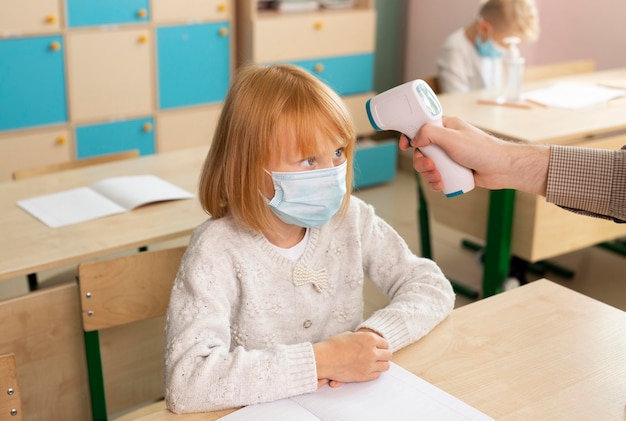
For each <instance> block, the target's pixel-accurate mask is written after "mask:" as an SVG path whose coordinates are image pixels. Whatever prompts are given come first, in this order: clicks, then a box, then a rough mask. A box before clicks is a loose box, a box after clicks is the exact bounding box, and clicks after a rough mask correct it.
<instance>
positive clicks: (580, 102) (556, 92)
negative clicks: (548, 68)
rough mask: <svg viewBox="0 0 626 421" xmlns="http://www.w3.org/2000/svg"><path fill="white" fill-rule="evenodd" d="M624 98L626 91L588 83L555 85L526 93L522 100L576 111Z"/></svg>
mask: <svg viewBox="0 0 626 421" xmlns="http://www.w3.org/2000/svg"><path fill="white" fill-rule="evenodd" d="M623 96H626V90H623V89H616V88H607V87H605V86H600V85H593V84H589V83H557V84H555V85H552V86H550V87H547V88H543V89H537V90H534V91H530V92H526V93H525V94H524V95H523V98H524V99H530V100H532V101H535V102H538V103H541V104H544V105H548V106H550V107H556V108H567V109H570V110H576V109H580V108H585V107H589V106H591V105H596V104H602V103H606V102H608V101H610V100H612V99H615V98H619V97H623Z"/></svg>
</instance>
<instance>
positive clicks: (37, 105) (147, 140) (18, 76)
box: [0, 0, 235, 180]
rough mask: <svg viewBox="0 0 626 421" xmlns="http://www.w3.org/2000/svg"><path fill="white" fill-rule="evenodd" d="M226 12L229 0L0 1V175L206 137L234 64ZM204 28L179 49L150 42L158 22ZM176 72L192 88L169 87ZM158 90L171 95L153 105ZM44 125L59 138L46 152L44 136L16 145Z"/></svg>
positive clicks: (230, 9)
mask: <svg viewBox="0 0 626 421" xmlns="http://www.w3.org/2000/svg"><path fill="white" fill-rule="evenodd" d="M234 14H235V2H234V1H232V0H90V1H86V0H20V1H10V0H5V1H0V81H2V82H3V83H2V85H1V86H0V142H2V143H1V144H0V148H1V151H2V153H3V156H2V158H1V159H0V160H1V162H2V165H3V166H2V169H1V170H0V179H1V180H7V179H8V177H10V174H11V173H12V172H13V171H14V170H17V169H20V168H25V167H32V166H35V165H39V164H45V163H57V162H63V161H69V160H73V159H80V158H84V157H88V156H94V155H98V154H101V153H109V152H114V151H119V150H124V149H126V148H128V149H139V150H140V151H141V153H142V154H147V153H154V152H157V151H159V150H162V151H167V150H173V149H180V148H184V147H188V146H196V145H202V144H207V143H209V142H210V141H211V138H212V135H213V131H214V128H215V121H216V116H217V115H219V111H220V110H221V103H222V101H223V99H224V97H225V94H226V91H227V89H228V86H229V84H230V74H231V72H232V69H233V67H234V56H233V54H232V51H233V45H232V44H233V39H234V37H233V33H232V31H233V28H234V25H233V22H234ZM208 27H211V28H213V34H212V35H211V39H208V38H209V37H207V36H203V35H202V34H201V35H202V36H200V37H196V38H195V39H196V40H197V41H198V42H196V43H195V44H194V45H193V47H192V48H189V49H188V50H186V55H183V56H180V51H177V50H176V48H174V49H172V50H170V51H168V50H167V48H164V49H161V50H159V45H158V33H159V31H160V30H164V31H165V30H168V29H170V28H176V29H171V30H172V31H174V32H176V31H178V33H179V35H180V34H182V35H185V32H186V31H187V30H191V29H197V28H203V29H205V28H208ZM190 34H191V33H190ZM203 37H204V39H202V38H203ZM190 44H193V43H190ZM174 52H175V53H176V54H178V55H177V56H175V55H174V54H173V53H174ZM159 55H160V57H161V58H163V59H164V60H166V61H169V62H170V63H172V64H171V65H169V64H168V65H165V66H164V69H161V70H166V71H172V70H173V73H170V74H169V77H168V76H164V74H163V73H161V72H160V71H159V69H158V56H159ZM176 63H178V64H179V67H178V68H176ZM207 63H210V65H209V64H207ZM180 65H182V66H187V67H190V68H194V67H198V71H196V73H195V74H194V75H191V74H190V73H188V72H185V71H181V67H180ZM198 65H200V66H198ZM168 67H169V68H168ZM172 75H174V76H173V77H172ZM159 76H161V79H159ZM191 76H194V77H195V78H194V77H191ZM181 80H182V81H184V82H186V83H188V84H189V85H190V86H195V87H197V88H198V89H196V91H197V92H196V91H194V90H190V89H187V90H185V89H180V90H179V91H178V92H176V89H177V88H184V86H183V85H182V84H181ZM5 81H7V82H6V83H4V82H5ZM164 92H170V93H172V92H174V93H173V94H171V95H170V96H169V98H170V99H173V101H172V102H170V103H169V104H167V106H166V107H160V105H159V98H161V97H163V95H162V94H163V93H164ZM198 93H201V95H200V96H198V97H194V95H196V94H198ZM165 97H167V94H166V95H165ZM187 114H188V115H187ZM201 116H202V117H201ZM203 118H207V120H206V121H204V120H203ZM160 122H163V127H164V129H163V130H164V132H163V133H162V134H161V135H160V134H159V123H160ZM145 124H149V125H150V126H151V129H150V130H149V131H147V132H146V131H143V130H144V129H143V128H144V126H145ZM190 124H193V125H195V126H196V128H193V127H191V126H190ZM174 128H177V129H174ZM179 129H180V130H181V131H180V132H177V130H179ZM48 130H49V131H56V130H63V131H64V132H65V133H67V135H66V136H65V137H64V138H65V139H66V142H67V143H65V144H64V145H62V146H59V147H57V149H55V150H54V151H53V152H51V151H50V149H49V148H47V146H45V145H46V141H45V140H40V141H37V142H35V141H32V140H29V141H26V140H24V142H25V143H24V145H20V144H18V142H20V141H23V139H30V138H31V136H35V137H38V136H40V135H41V134H42V133H43V132H45V131H48ZM157 142H158V145H157ZM26 150H28V151H29V152H28V153H25V152H24V151H26ZM29 155H30V156H31V158H30V162H27V161H28V160H29V159H28V156H29Z"/></svg>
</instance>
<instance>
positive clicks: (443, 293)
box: [165, 65, 454, 413]
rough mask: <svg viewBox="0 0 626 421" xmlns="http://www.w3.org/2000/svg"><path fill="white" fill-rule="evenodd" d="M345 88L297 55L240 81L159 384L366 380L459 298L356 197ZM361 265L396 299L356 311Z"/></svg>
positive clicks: (221, 396)
mask: <svg viewBox="0 0 626 421" xmlns="http://www.w3.org/2000/svg"><path fill="white" fill-rule="evenodd" d="M354 145H355V133H354V128H353V125H352V122H351V120H350V117H349V115H348V112H347V110H346V109H345V107H344V105H343V103H342V101H341V99H340V98H339V97H338V96H337V94H335V93H334V92H333V91H332V90H331V89H330V88H329V87H327V86H326V85H324V84H323V83H322V82H320V81H319V80H318V79H317V78H315V77H314V76H312V75H310V74H309V73H307V72H306V71H304V70H301V69H299V68H297V67H295V66H289V65H276V66H270V67H262V66H249V67H245V68H244V69H243V70H241V71H240V72H239V73H238V74H237V76H236V77H235V79H234V81H233V85H232V87H231V89H230V92H229V94H228V97H227V98H226V101H225V104H224V108H223V111H222V115H221V117H220V120H219V124H218V127H217V130H216V133H215V137H214V140H213V144H212V145H211V150H210V152H209V155H208V157H207V159H206V162H205V165H204V169H203V172H202V177H201V179H200V189H199V197H200V202H201V203H202V206H203V207H204V209H205V210H206V211H207V212H208V213H209V214H210V215H211V218H210V219H208V220H207V221H206V222H205V223H203V224H202V225H200V226H199V227H198V228H197V229H196V230H195V231H194V233H193V235H192V237H191V240H190V243H189V247H188V249H187V252H186V253H185V255H184V257H183V261H182V263H181V266H180V269H179V272H178V275H177V277H176V281H175V284H174V287H173V289H172V295H171V299H170V305H169V309H168V314H167V326H166V347H165V396H166V401H167V406H168V408H169V409H170V410H171V411H173V412H176V413H184V412H204V411H213V410H217V409H224V408H232V407H239V406H243V405H248V404H253V403H259V402H266V401H273V400H277V399H281V398H286V397H290V396H294V395H298V394H303V393H311V392H314V391H315V390H317V388H318V387H322V386H324V385H325V384H329V385H330V386H331V387H337V386H340V385H341V384H342V383H345V382H363V381H369V380H373V379H376V378H378V377H379V375H380V373H381V372H382V371H385V370H387V369H388V368H389V361H390V359H391V357H392V353H393V352H394V351H396V350H398V349H400V348H402V347H404V346H406V345H408V344H410V343H412V342H415V341H416V340H418V339H419V338H421V337H422V336H424V335H426V334H427V333H428V332H429V331H430V330H431V329H433V327H435V326H436V325H437V324H438V323H440V322H441V321H442V320H443V319H444V318H445V317H446V316H447V315H448V314H450V312H451V311H452V308H453V306H454V294H453V292H452V288H451V286H450V283H449V282H448V281H447V280H446V278H445V277H444V276H443V274H442V273H441V271H440V270H439V269H438V267H437V266H436V265H435V264H434V263H433V262H432V261H430V260H426V259H423V258H419V257H417V256H415V255H414V254H413V253H411V251H410V250H409V248H408V247H407V245H406V243H405V242H404V241H403V240H402V238H401V237H400V236H399V235H398V234H397V233H396V232H395V231H394V230H393V229H392V228H391V227H390V226H389V225H388V224H386V223H385V222H384V221H383V220H382V219H380V218H378V217H377V216H376V215H375V213H374V209H373V208H372V207H371V206H369V205H367V204H365V203H364V202H362V201H361V200H359V199H358V198H356V197H352V196H351V186H352V161H353V159H352V158H353V153H354ZM366 276H368V277H369V278H370V279H372V281H373V282H374V283H375V284H376V285H377V286H378V287H379V288H380V289H381V290H382V291H384V292H385V293H386V294H387V295H388V296H389V297H390V299H391V301H390V304H389V305H388V306H387V307H386V308H384V309H381V310H379V311H377V312H376V313H375V314H373V315H372V317H370V318H369V319H368V320H366V321H362V313H363V281H364V279H365V277H366Z"/></svg>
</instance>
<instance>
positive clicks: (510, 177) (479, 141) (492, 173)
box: [400, 117, 549, 195]
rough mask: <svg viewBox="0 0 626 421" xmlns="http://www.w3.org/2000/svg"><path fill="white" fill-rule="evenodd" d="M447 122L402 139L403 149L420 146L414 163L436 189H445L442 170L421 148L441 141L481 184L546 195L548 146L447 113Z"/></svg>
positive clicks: (417, 169)
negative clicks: (499, 133)
mask: <svg viewBox="0 0 626 421" xmlns="http://www.w3.org/2000/svg"><path fill="white" fill-rule="evenodd" d="M443 126H444V127H441V126H436V125H432V124H426V125H424V126H422V128H421V129H420V131H419V132H418V133H417V135H415V137H414V138H413V139H412V140H411V143H410V145H409V140H408V139H407V138H406V136H402V137H401V139H400V149H402V150H407V149H408V148H409V147H410V146H414V147H415V148H416V149H415V152H414V154H413V167H414V168H415V170H416V171H418V172H419V173H420V174H421V175H422V177H423V178H424V180H426V181H427V182H428V184H429V185H430V187H431V188H432V189H433V190H437V191H439V190H442V189H443V183H442V181H441V174H440V173H439V171H438V169H437V168H436V166H435V163H434V162H433V160H432V159H430V158H428V157H426V156H424V154H422V153H421V152H420V151H419V149H417V148H420V147H424V146H428V145H430V144H435V145H439V146H440V147H441V148H442V149H443V150H444V151H445V152H446V153H447V154H448V155H449V156H450V158H452V159H453V160H454V161H456V162H458V163H459V164H461V165H463V166H465V167H467V168H469V169H471V170H472V171H473V172H474V182H475V183H476V185H477V186H480V187H485V188H488V189H502V188H514V189H518V190H523V191H527V192H530V193H534V194H544V195H545V183H546V179H547V170H548V161H549V149H548V147H547V146H543V145H529V144H517V143H513V142H507V141H504V140H501V139H498V138H496V137H494V136H491V135H489V134H487V133H485V132H484V131H482V130H480V129H478V128H476V127H474V126H472V125H470V124H468V123H466V122H464V121H462V120H460V119H458V118H453V117H444V119H443Z"/></svg>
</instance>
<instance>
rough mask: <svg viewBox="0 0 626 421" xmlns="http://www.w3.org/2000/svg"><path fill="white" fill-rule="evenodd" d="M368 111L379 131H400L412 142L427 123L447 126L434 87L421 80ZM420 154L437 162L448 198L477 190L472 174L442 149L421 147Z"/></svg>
mask: <svg viewBox="0 0 626 421" xmlns="http://www.w3.org/2000/svg"><path fill="white" fill-rule="evenodd" d="M366 109H367V116H368V117H369V120H370V123H371V124H372V126H373V127H374V128H375V129H376V130H395V131H398V132H400V133H403V134H405V135H406V136H407V137H408V138H409V142H410V141H411V139H413V137H415V135H416V134H417V132H418V131H419V129H420V128H421V127H422V126H423V125H424V124H426V123H430V124H437V125H439V126H443V123H442V120H441V117H442V115H443V112H442V109H441V104H440V103H439V100H438V99H437V96H435V93H434V92H433V90H432V89H430V86H428V84H427V83H426V82H424V81H423V80H421V79H416V80H414V81H412V82H407V83H405V84H402V85H399V86H396V87H395V88H391V89H389V90H387V91H385V92H382V93H380V94H378V95H376V96H375V97H373V98H370V99H369V100H368V101H367V104H366ZM420 151H421V152H422V153H423V154H424V155H426V156H427V157H429V158H430V159H432V160H433V161H434V162H435V165H436V167H437V170H438V171H439V173H440V174H441V181H442V182H443V193H444V194H445V195H446V196H447V197H454V196H459V195H461V194H463V193H467V192H468V191H470V190H472V189H473V188H474V175H473V174H472V171H471V170H469V169H468V168H465V167H463V166H461V165H459V164H457V163H456V162H455V161H453V160H452V159H451V158H450V157H449V156H448V154H447V153H445V152H444V150H443V149H441V148H440V147H439V146H437V145H432V144H431V145H428V146H424V147H421V148H420Z"/></svg>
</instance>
